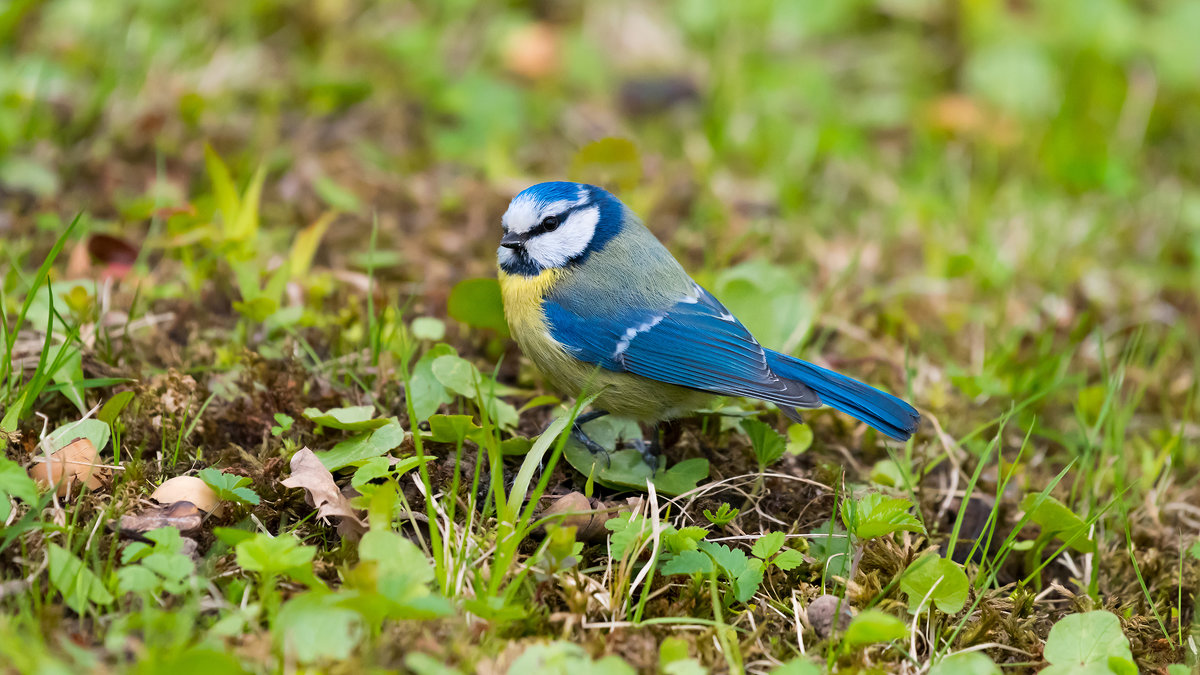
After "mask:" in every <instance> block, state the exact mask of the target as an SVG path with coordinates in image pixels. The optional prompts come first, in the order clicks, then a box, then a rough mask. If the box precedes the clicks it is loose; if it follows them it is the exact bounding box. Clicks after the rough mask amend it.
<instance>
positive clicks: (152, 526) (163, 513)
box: [120, 501, 204, 535]
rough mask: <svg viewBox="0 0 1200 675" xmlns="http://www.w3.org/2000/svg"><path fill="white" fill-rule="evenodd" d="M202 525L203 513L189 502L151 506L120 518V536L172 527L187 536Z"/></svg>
mask: <svg viewBox="0 0 1200 675" xmlns="http://www.w3.org/2000/svg"><path fill="white" fill-rule="evenodd" d="M203 524H204V512H203V511H201V510H200V509H199V508H198V507H197V506H196V505H195V504H193V503H191V502H189V501H180V502H175V503H173V504H160V505H158V506H152V507H150V508H147V509H145V510H143V511H141V512H139V513H127V514H125V515H123V516H121V526H120V527H121V534H124V535H135V534H144V533H146V532H149V531H150V530H157V529H158V528H160V527H173V528H175V529H177V530H179V531H180V532H182V533H184V534H187V533H189V532H194V531H196V530H199V529H200V526H201V525H203Z"/></svg>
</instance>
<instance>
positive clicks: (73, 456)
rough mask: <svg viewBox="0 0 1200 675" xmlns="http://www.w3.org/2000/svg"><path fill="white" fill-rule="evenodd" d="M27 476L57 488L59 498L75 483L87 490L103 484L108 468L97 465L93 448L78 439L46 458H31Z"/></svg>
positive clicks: (98, 460) (43, 456)
mask: <svg viewBox="0 0 1200 675" xmlns="http://www.w3.org/2000/svg"><path fill="white" fill-rule="evenodd" d="M33 461H34V465H33V466H32V467H30V468H29V475H30V476H31V477H32V478H33V479H34V480H36V481H37V482H39V483H41V484H42V485H44V486H46V487H55V486H57V492H58V496H59V497H65V496H67V495H68V494H69V493H70V492H71V490H72V489H74V487H75V485H76V484H79V483H82V484H83V485H86V486H87V487H88V489H89V490H95V489H96V488H98V487H100V486H101V485H103V480H102V479H103V478H106V477H107V476H108V468H107V467H105V466H104V465H102V464H100V457H99V454H98V453H97V452H96V446H94V445H92V442H91V441H89V440H88V439H86V438H77V439H75V440H74V441H71V442H70V443H68V444H67V445H65V446H63V448H62V449H61V450H58V451H56V452H54V453H53V454H51V455H50V457H49V458H47V457H46V456H45V455H39V456H38V457H35V458H34V460H33Z"/></svg>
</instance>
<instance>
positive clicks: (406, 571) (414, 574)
mask: <svg viewBox="0 0 1200 675" xmlns="http://www.w3.org/2000/svg"><path fill="white" fill-rule="evenodd" d="M358 555H359V558H360V559H361V560H364V561H369V562H372V563H374V564H375V566H376V574H375V583H376V588H375V590H376V592H378V593H379V594H380V595H382V596H383V597H384V598H386V599H387V600H388V601H389V603H390V608H389V615H390V616H392V617H393V618H397V619H420V618H430V617H433V616H439V615H442V614H446V613H449V612H450V611H451V609H452V608H451V607H450V605H449V603H447V602H446V601H445V599H444V598H442V597H441V596H438V595H435V594H434V593H433V592H432V590H431V589H430V587H429V585H430V583H431V582H432V581H433V579H434V570H433V565H431V564H430V563H429V560H428V559H427V558H426V557H425V554H424V553H422V552H421V549H420V548H419V547H417V545H416V544H414V543H412V542H411V541H409V540H408V539H405V538H404V537H402V536H400V535H399V534H396V533H395V532H393V531H391V530H383V529H372V530H370V531H369V532H367V533H366V534H364V535H363V538H362V541H361V542H360V543H359V545H358Z"/></svg>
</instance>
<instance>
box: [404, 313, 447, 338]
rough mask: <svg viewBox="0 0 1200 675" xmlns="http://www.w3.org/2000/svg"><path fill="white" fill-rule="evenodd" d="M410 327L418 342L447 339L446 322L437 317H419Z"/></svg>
mask: <svg viewBox="0 0 1200 675" xmlns="http://www.w3.org/2000/svg"><path fill="white" fill-rule="evenodd" d="M409 327H410V329H411V330H412V334H413V336H414V337H416V338H417V339H418V340H430V341H432V342H436V341H438V340H441V339H442V338H444V337H446V322H445V321H442V320H441V319H439V318H436V317H432V316H418V317H417V318H415V319H413V320H412V323H411V324H410V326H409Z"/></svg>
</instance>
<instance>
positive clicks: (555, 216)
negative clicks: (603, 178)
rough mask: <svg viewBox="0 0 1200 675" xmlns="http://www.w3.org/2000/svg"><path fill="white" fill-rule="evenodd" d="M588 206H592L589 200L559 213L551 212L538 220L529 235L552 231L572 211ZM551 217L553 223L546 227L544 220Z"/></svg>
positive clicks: (566, 218)
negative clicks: (551, 213)
mask: <svg viewBox="0 0 1200 675" xmlns="http://www.w3.org/2000/svg"><path fill="white" fill-rule="evenodd" d="M589 206H592V204H591V202H588V203H586V204H580V205H579V206H572V207H571V208H569V209H567V210H566V211H563V212H562V213H559V214H553V215H549V216H546V217H545V218H542V220H541V222H539V223H538V224H537V225H536V226H535V227H534V228H533V229H532V230H530V232H529V236H531V237H536V236H537V235H539V234H546V233H547V232H553V231H555V230H557V229H558V228H560V227H562V226H563V225H564V224H565V223H566V222H567V220H568V219H569V218H570V217H571V214H572V213H575V212H576V211H578V210H579V209H586V208H588V207H589ZM551 219H553V220H554V221H555V222H554V225H552V226H550V227H546V221H548V220H551Z"/></svg>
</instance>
